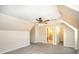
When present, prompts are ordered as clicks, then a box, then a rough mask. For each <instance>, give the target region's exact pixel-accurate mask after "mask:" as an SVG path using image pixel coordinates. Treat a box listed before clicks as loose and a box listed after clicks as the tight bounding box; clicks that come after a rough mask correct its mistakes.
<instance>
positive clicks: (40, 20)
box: [36, 18, 50, 24]
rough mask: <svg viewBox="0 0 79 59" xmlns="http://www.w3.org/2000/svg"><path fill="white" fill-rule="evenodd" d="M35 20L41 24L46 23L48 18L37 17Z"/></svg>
mask: <svg viewBox="0 0 79 59" xmlns="http://www.w3.org/2000/svg"><path fill="white" fill-rule="evenodd" d="M36 21H37V22H38V23H41V24H47V23H48V21H50V20H42V18H39V19H36Z"/></svg>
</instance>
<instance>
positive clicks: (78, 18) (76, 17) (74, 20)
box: [58, 5, 79, 29]
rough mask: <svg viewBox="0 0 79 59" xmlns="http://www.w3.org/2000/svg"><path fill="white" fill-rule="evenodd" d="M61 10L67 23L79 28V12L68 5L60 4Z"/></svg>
mask: <svg viewBox="0 0 79 59" xmlns="http://www.w3.org/2000/svg"><path fill="white" fill-rule="evenodd" d="M58 9H59V12H60V14H61V16H62V18H63V20H65V21H66V22H67V23H69V24H71V25H72V26H74V27H75V28H77V29H79V12H77V11H76V10H74V9H72V8H69V7H67V6H63V5H60V6H58Z"/></svg>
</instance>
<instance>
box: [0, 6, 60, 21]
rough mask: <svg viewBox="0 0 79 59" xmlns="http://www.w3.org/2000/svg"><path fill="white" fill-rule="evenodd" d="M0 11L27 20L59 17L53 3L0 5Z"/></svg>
mask: <svg viewBox="0 0 79 59" xmlns="http://www.w3.org/2000/svg"><path fill="white" fill-rule="evenodd" d="M0 12H1V13H4V14H7V15H12V16H15V17H18V18H20V19H25V20H27V21H32V20H35V19H36V18H39V17H42V18H43V19H50V20H51V19H54V18H59V17H60V14H59V12H58V9H57V7H56V6H55V5H15V6H13V5H4V6H2V5H1V6H0Z"/></svg>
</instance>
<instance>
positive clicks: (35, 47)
mask: <svg viewBox="0 0 79 59" xmlns="http://www.w3.org/2000/svg"><path fill="white" fill-rule="evenodd" d="M4 54H76V51H75V50H74V49H73V48H68V47H63V46H58V45H57V46H53V45H50V44H44V43H35V44H31V45H30V46H28V47H23V48H20V49H17V50H14V51H10V52H7V53H4Z"/></svg>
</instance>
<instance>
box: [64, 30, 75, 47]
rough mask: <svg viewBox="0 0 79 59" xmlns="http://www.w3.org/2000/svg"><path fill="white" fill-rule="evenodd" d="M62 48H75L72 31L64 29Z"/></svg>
mask: <svg viewBox="0 0 79 59" xmlns="http://www.w3.org/2000/svg"><path fill="white" fill-rule="evenodd" d="M64 46H66V47H73V48H74V46H75V38H74V31H73V30H72V29H66V30H65V32H64Z"/></svg>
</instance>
